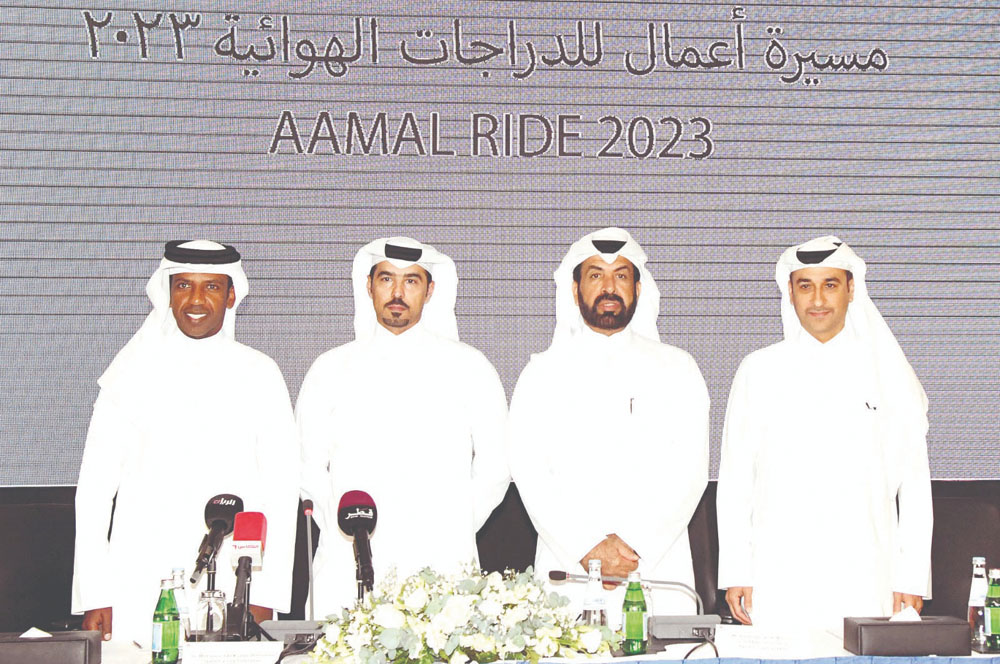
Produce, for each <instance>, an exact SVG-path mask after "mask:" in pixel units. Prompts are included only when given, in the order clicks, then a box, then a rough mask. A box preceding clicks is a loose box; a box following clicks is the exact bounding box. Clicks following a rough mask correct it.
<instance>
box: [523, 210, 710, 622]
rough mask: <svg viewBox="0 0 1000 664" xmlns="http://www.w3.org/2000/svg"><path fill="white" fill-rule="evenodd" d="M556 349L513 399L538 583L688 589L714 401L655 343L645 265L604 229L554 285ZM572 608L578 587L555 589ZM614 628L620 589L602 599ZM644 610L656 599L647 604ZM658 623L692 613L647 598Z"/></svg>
mask: <svg viewBox="0 0 1000 664" xmlns="http://www.w3.org/2000/svg"><path fill="white" fill-rule="evenodd" d="M555 281H556V329H555V334H554V336H553V340H552V345H551V346H550V347H549V349H548V350H546V351H545V352H543V353H538V354H536V355H533V356H532V357H531V360H530V361H529V363H528V365H527V366H526V367H525V369H524V371H523V372H522V373H521V377H520V378H519V379H518V382H517V387H516V388H515V389H514V395H513V397H512V399H511V409H510V424H509V428H510V431H509V459H510V465H511V474H512V475H513V478H514V483H515V484H516V485H517V487H518V490H519V491H520V494H521V498H522V500H523V502H524V506H525V508H526V509H527V511H528V514H529V516H530V517H531V521H532V523H533V524H534V526H535V529H536V530H537V531H538V545H537V549H536V552H535V568H536V572H537V573H539V575H541V576H543V577H547V575H548V572H549V571H551V570H563V571H567V572H570V573H573V574H584V573H586V570H587V567H588V561H589V560H590V559H595V558H596V559H600V560H601V568H602V573H603V574H604V575H605V576H626V575H627V574H628V572H630V571H633V570H635V569H638V570H639V572H640V573H641V575H642V576H643V577H644V578H648V579H655V580H663V581H679V582H683V583H686V584H688V585H689V586H692V587H693V585H694V572H693V568H692V563H691V547H690V545H689V543H688V532H687V527H688V522H689V521H690V520H691V515H692V514H693V513H694V510H695V508H696V507H697V505H698V501H699V500H700V499H701V495H702V493H703V492H704V489H705V485H706V484H707V482H708V408H709V399H708V390H707V389H706V387H705V381H704V379H703V378H702V375H701V372H700V371H699V370H698V366H697V364H696V363H695V361H694V359H693V358H692V357H691V356H690V355H689V354H688V353H686V352H685V351H683V350H681V349H679V348H675V347H673V346H668V345H666V344H663V343H661V342H660V337H659V333H658V332H657V329H656V318H657V316H658V314H659V305H660V302H659V300H660V296H659V291H658V289H657V287H656V283H655V282H654V281H653V278H652V275H651V274H650V273H649V271H648V270H647V269H646V255H645V253H644V252H643V251H642V249H641V248H640V247H639V245H638V244H637V243H636V242H635V240H633V239H632V237H631V236H630V235H629V234H628V233H627V232H626V231H624V230H622V229H618V228H606V229H603V230H600V231H597V232H594V233H591V234H590V235H587V236H585V237H584V238H582V239H581V240H579V241H578V242H576V243H575V244H573V246H572V247H571V248H570V250H569V253H568V254H567V255H566V257H565V259H563V261H562V263H561V264H560V266H559V269H558V270H556V273H555ZM557 590H558V591H559V592H560V593H563V594H566V595H568V596H570V598H571V599H572V600H574V602H575V606H577V607H579V606H580V603H581V600H582V595H583V586H582V584H569V583H567V584H565V585H562V586H558V587H557ZM605 592H606V593H607V597H606V606H607V607H608V616H609V620H610V621H611V622H612V623H617V622H620V619H621V605H622V601H623V597H624V586H619V587H618V588H614V589H612V590H606V591H605ZM647 599H650V598H648V597H647ZM651 599H652V607H651V609H652V610H653V611H655V612H656V613H658V614H683V613H694V612H695V603H694V600H693V599H692V598H691V597H689V596H688V595H686V594H684V593H681V592H674V591H665V590H655V591H654V592H653V594H652V597H651Z"/></svg>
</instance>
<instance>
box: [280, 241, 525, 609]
mask: <svg viewBox="0 0 1000 664" xmlns="http://www.w3.org/2000/svg"><path fill="white" fill-rule="evenodd" d="M352 278H353V285H354V307H355V308H354V331H355V339H354V341H352V342H350V343H348V344H345V345H343V346H339V347H337V348H334V349H333V350H330V351H328V352H326V353H324V354H323V355H321V356H320V357H319V358H317V360H316V361H315V363H314V364H313V366H312V368H311V369H310V370H309V373H308V374H307V375H306V378H305V381H304V382H303V384H302V391H301V392H300V394H299V400H298V403H297V405H296V417H297V419H298V427H299V434H300V441H301V445H302V494H303V497H304V498H307V499H310V500H312V501H313V503H314V506H315V512H314V515H315V516H316V519H317V523H318V525H319V527H320V529H321V531H322V532H321V535H320V540H319V547H318V549H317V552H316V559H315V567H314V577H315V582H314V597H313V599H314V604H315V609H316V612H317V615H320V616H322V615H327V614H329V613H332V612H335V611H339V610H340V609H341V608H343V607H349V606H352V605H353V604H354V602H355V599H356V597H357V584H356V581H355V564H354V553H353V549H352V546H351V541H350V540H349V539H348V538H346V537H345V536H343V535H342V534H341V533H340V532H339V529H338V526H337V507H338V504H339V501H340V498H341V496H342V495H343V494H344V493H345V492H347V491H350V490H361V491H365V492H367V493H368V494H369V495H371V497H372V498H373V499H374V501H375V505H376V507H377V508H378V524H377V526H376V528H375V531H374V533H373V534H372V536H371V547H372V557H373V566H374V568H375V581H376V583H378V581H379V579H381V578H382V577H383V576H384V575H385V574H387V573H388V572H389V571H390V570H391V569H392V568H395V570H396V573H397V576H398V577H400V578H402V577H404V576H406V575H409V574H412V573H415V572H417V571H419V570H420V569H422V568H424V567H432V568H434V569H435V570H437V571H440V572H448V571H454V570H456V569H457V568H459V567H460V566H461V565H465V564H468V563H469V562H471V561H474V560H476V559H477V557H478V552H477V549H476V531H478V530H479V528H480V527H481V526H482V525H483V523H485V522H486V519H487V518H488V517H489V515H490V514H491V513H492V512H493V509H494V508H495V507H496V506H497V505H498V504H499V503H500V501H501V500H502V499H503V497H504V494H505V493H506V491H507V487H508V485H509V483H510V476H509V473H508V470H507V462H506V459H505V457H504V450H503V438H504V426H505V420H506V416H507V398H506V395H505V394H504V390H503V386H502V385H501V384H500V378H499V377H498V376H497V373H496V370H495V369H494V368H493V365H491V364H490V362H489V361H488V360H487V359H486V358H485V357H484V356H483V355H482V353H480V352H479V351H477V350H475V349H474V348H472V347H471V346H468V345H466V344H463V343H461V342H460V341H459V340H458V327H457V324H456V321H455V298H456V294H457V290H458V275H457V272H456V270H455V264H454V262H452V260H451V259H450V258H449V257H448V256H446V255H444V254H443V253H441V252H439V251H436V250H435V249H434V247H432V246H430V245H427V244H422V243H420V242H417V241H416V240H413V239H410V238H405V237H393V238H384V239H379V240H375V241H374V242H371V243H369V244H367V245H365V246H364V247H362V249H361V250H360V251H359V252H358V254H357V256H356V257H355V259H354V267H353V272H352Z"/></svg>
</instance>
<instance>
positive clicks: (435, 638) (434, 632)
mask: <svg viewBox="0 0 1000 664" xmlns="http://www.w3.org/2000/svg"><path fill="white" fill-rule="evenodd" d="M435 617H437V616H435ZM425 637H426V640H427V647H428V648H430V649H431V650H433V651H434V652H438V651H439V650H444V645H445V644H446V643H447V642H448V632H445V631H442V630H440V629H436V628H435V625H434V622H433V621H432V622H431V626H430V629H428V630H427V634H426V635H425Z"/></svg>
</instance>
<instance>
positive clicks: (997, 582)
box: [983, 568, 1000, 652]
mask: <svg viewBox="0 0 1000 664" xmlns="http://www.w3.org/2000/svg"><path fill="white" fill-rule="evenodd" d="M985 612H986V615H985V616H984V618H985V620H984V621H983V622H984V623H986V624H985V627H986V647H987V648H988V649H989V651H990V652H1000V569H995V568H994V569H991V570H990V587H989V589H988V590H987V591H986V606H985Z"/></svg>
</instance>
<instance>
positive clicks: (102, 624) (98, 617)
mask: <svg viewBox="0 0 1000 664" xmlns="http://www.w3.org/2000/svg"><path fill="white" fill-rule="evenodd" d="M83 628H84V629H85V630H88V631H90V630H92V631H95V632H100V633H101V638H102V639H104V640H105V641H110V640H111V607H110V606H106V607H104V608H103V609H91V610H90V611H86V612H84V614H83Z"/></svg>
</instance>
